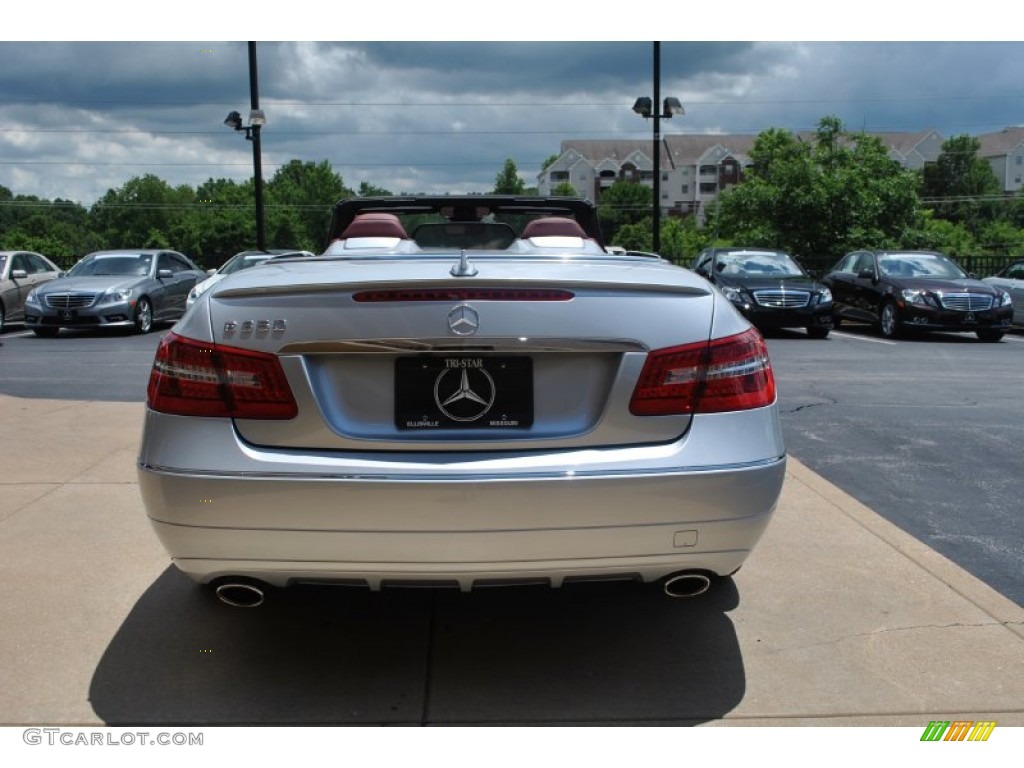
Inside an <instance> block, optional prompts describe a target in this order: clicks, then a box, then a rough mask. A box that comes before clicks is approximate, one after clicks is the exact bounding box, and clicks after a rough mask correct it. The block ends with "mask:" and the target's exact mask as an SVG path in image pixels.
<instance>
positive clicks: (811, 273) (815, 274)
mask: <svg viewBox="0 0 1024 768" xmlns="http://www.w3.org/2000/svg"><path fill="white" fill-rule="evenodd" d="M805 271H806V272H807V276H808V277H810V278H812V279H814V280H817V279H818V278H819V277H821V273H820V272H819V271H818V270H816V269H808V270H805Z"/></svg>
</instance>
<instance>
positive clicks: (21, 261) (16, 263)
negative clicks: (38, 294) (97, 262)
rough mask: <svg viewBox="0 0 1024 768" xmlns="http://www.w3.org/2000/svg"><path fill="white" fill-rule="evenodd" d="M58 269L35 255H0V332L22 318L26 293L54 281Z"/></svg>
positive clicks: (30, 253)
mask: <svg viewBox="0 0 1024 768" xmlns="http://www.w3.org/2000/svg"><path fill="white" fill-rule="evenodd" d="M59 275H60V267H58V266H57V265H56V264H54V263H53V262H52V261H50V260H49V259H48V258H46V257H45V256H43V255H42V254H39V253H32V252H31V251H0V331H3V329H4V326H5V325H7V323H20V322H21V321H22V320H24V318H25V297H26V296H28V294H29V291H31V290H32V289H33V288H37V287H39V286H40V285H42V284H43V283H47V282H49V281H50V280H54V279H56V278H57V277H58V276H59Z"/></svg>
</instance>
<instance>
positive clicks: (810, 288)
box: [693, 248, 832, 339]
mask: <svg viewBox="0 0 1024 768" xmlns="http://www.w3.org/2000/svg"><path fill="white" fill-rule="evenodd" d="M693 271H694V272H696V273H697V274H698V275H701V276H702V277H704V278H707V279H708V280H709V281H711V282H712V283H713V284H715V285H717V286H718V288H719V290H721V291H722V293H723V294H725V297H726V298H727V299H729V301H731V302H732V303H733V306H735V307H736V309H738V310H739V311H740V312H741V313H743V315H744V316H745V317H746V318H747V319H748V320H750V322H752V323H753V324H754V325H756V326H757V327H758V328H761V329H764V328H806V329H807V335H808V336H810V337H811V338H815V339H824V338H825V337H826V336H828V332H829V331H830V330H832V294H831V293H830V291H829V289H828V288H826V287H825V286H824V285H822V284H821V283H819V282H817V281H816V280H815V279H814V278H813V277H811V276H810V275H809V274H808V273H807V272H805V271H804V269H803V267H801V266H800V264H799V263H797V261H796V260H795V259H794V258H793V257H792V256H790V255H789V254H787V253H785V252H784V251H773V250H769V249H766V248H707V249H705V250H703V251H701V253H700V255H698V256H697V261H696V262H694V265H693Z"/></svg>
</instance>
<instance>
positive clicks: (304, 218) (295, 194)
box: [265, 160, 354, 251]
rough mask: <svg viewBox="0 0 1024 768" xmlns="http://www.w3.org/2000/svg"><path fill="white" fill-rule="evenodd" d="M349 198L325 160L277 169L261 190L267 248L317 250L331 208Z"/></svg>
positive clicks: (300, 162) (349, 194)
mask: <svg viewBox="0 0 1024 768" xmlns="http://www.w3.org/2000/svg"><path fill="white" fill-rule="evenodd" d="M353 194H354V193H353V191H352V190H351V189H349V188H348V187H346V186H345V183H344V181H343V180H342V178H341V174H338V173H335V172H334V171H333V170H332V169H331V164H330V163H329V162H328V161H326V160H323V161H321V162H319V163H314V162H303V161H301V160H292V161H290V162H289V163H287V164H286V165H283V166H281V167H280V168H278V169H277V172H276V173H275V174H274V176H273V178H271V179H270V181H269V182H267V185H266V189H265V200H266V221H265V227H266V239H267V247H268V248H305V249H307V250H314V251H319V250H321V249H322V248H323V246H324V242H325V239H326V237H327V226H328V224H329V223H330V220H331V206H333V205H334V204H335V203H336V202H338V200H340V199H342V198H345V197H352V196H353Z"/></svg>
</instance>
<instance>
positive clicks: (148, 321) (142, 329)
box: [135, 297, 153, 333]
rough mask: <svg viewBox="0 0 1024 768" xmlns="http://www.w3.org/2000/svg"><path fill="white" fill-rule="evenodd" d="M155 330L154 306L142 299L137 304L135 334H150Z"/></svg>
mask: <svg viewBox="0 0 1024 768" xmlns="http://www.w3.org/2000/svg"><path fill="white" fill-rule="evenodd" d="M151 330H153V305H152V304H150V303H149V299H147V298H146V297H142V298H141V299H139V300H138V302H137V303H136V304H135V332H136V333H149V332H150V331H151Z"/></svg>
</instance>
